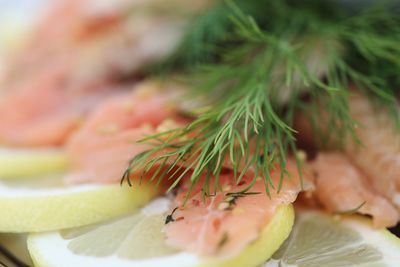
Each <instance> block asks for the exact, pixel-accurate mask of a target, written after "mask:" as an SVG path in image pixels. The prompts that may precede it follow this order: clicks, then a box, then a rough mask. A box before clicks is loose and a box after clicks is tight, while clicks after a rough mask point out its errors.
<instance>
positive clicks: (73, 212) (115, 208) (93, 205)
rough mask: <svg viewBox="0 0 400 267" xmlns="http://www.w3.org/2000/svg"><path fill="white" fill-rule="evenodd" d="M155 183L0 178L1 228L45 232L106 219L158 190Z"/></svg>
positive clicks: (134, 205)
mask: <svg viewBox="0 0 400 267" xmlns="http://www.w3.org/2000/svg"><path fill="white" fill-rule="evenodd" d="M157 191H158V190H157V189H156V187H155V186H154V185H151V184H146V183H143V184H141V185H135V184H134V185H133V187H129V186H127V185H124V186H120V185H119V184H110V185H100V184H98V185H96V184H86V185H72V186H66V185H63V184H62V178H61V177H49V178H46V179H44V178H43V179H35V180H17V181H0V210H1V216H0V232H9V233H21V232H42V231H52V230H58V229H64V228H71V227H78V226H82V225H87V224H91V223H96V222H100V221H104V220H107V219H110V218H113V217H116V216H119V215H121V214H124V213H127V212H129V211H132V210H134V209H136V208H138V207H139V206H142V205H144V204H145V203H147V202H149V201H150V200H151V199H152V198H153V197H154V196H155V195H156V194H157Z"/></svg>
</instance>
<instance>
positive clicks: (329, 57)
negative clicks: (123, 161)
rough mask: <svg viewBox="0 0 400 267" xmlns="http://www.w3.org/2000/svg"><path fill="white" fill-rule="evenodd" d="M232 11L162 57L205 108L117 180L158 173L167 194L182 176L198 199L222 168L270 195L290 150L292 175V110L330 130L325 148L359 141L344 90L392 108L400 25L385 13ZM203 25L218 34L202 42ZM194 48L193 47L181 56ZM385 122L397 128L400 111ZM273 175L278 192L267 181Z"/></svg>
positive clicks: (332, 8) (279, 5) (327, 8)
mask: <svg viewBox="0 0 400 267" xmlns="http://www.w3.org/2000/svg"><path fill="white" fill-rule="evenodd" d="M242 2H246V3H247V5H243V3H242ZM316 2H318V3H316ZM240 3H241V4H239V3H234V2H232V1H225V2H223V3H221V4H219V5H217V7H216V8H215V9H212V10H210V11H209V12H208V13H206V14H205V15H204V17H203V19H202V18H197V19H195V22H194V23H195V24H194V25H193V29H195V31H194V33H193V32H192V33H189V34H188V35H187V38H188V39H187V38H186V39H184V41H183V42H182V45H183V46H185V47H186V49H179V51H180V52H181V54H180V55H178V54H175V55H174V56H172V57H171V58H170V60H171V61H172V63H173V64H171V65H174V64H175V65H176V66H178V69H179V70H180V71H185V75H186V77H189V78H186V80H189V81H190V84H191V85H192V88H193V90H191V92H190V96H191V97H200V98H201V99H203V101H204V99H206V100H207V101H204V102H203V103H204V105H205V106H206V107H209V108H208V109H205V112H203V113H201V114H198V116H196V117H195V118H194V120H193V121H192V122H191V123H189V124H188V125H187V126H185V127H182V128H178V129H174V130H170V131H167V132H162V133H159V134H156V135H153V136H149V137H147V138H145V139H143V140H141V141H140V142H146V143H150V144H152V148H151V149H150V150H148V151H145V152H143V153H141V154H139V155H137V156H136V157H134V158H133V159H132V160H131V162H130V164H129V168H128V169H127V171H126V173H125V175H124V179H125V178H127V179H128V181H129V177H130V173H131V172H132V171H133V170H135V171H137V170H141V171H142V172H143V173H146V172H148V171H149V170H151V169H152V170H153V169H156V170H155V171H154V172H153V175H152V179H158V180H159V181H161V180H163V179H164V178H166V177H169V178H171V177H172V178H173V180H174V181H173V182H172V184H171V187H170V190H171V189H173V188H174V187H176V186H177V185H178V184H179V182H180V181H181V180H182V179H183V177H185V176H187V175H189V176H190V180H191V182H192V187H193V186H195V185H196V184H197V183H198V182H199V181H203V185H202V186H203V191H204V194H205V195H211V194H212V192H209V188H210V183H211V182H214V187H211V188H214V191H215V190H217V185H218V179H219V175H220V173H221V170H222V169H223V168H224V166H229V167H230V168H232V169H233V173H234V179H236V182H238V183H239V182H240V181H241V180H242V179H243V176H244V175H245V174H246V173H247V171H248V170H249V169H252V170H253V173H254V175H253V182H255V181H256V179H257V178H258V177H262V178H263V179H264V183H265V190H266V192H267V193H268V194H269V192H270V191H271V189H275V190H278V191H279V189H280V187H281V185H282V181H283V179H284V178H285V177H286V176H287V175H288V174H287V172H286V163H287V157H288V153H289V152H290V151H291V152H293V155H294V156H295V158H296V160H297V165H298V168H299V171H300V164H301V162H300V159H299V158H297V153H296V140H295V130H294V129H293V121H294V117H295V113H296V112H299V111H300V110H303V111H305V112H308V114H310V118H311V121H313V122H315V123H314V126H315V130H316V131H317V132H321V133H322V132H323V131H322V130H321V129H335V131H334V133H331V134H330V135H329V136H326V138H327V142H328V141H329V140H333V141H337V140H343V139H344V137H345V136H347V135H349V134H350V135H352V136H353V137H354V138H355V139H357V137H356V135H355V130H354V127H355V124H356V123H355V121H353V119H352V118H351V116H350V113H349V103H348V96H349V93H350V91H349V87H351V86H352V85H355V86H356V87H357V88H358V89H359V90H360V91H362V92H364V93H366V94H367V95H369V96H370V99H371V100H373V101H374V102H375V103H378V104H379V105H382V106H385V107H386V108H388V109H389V110H397V107H396V105H397V102H396V97H395V96H396V93H397V92H396V89H397V88H399V83H398V82H399V80H398V77H397V75H395V74H394V73H393V71H392V70H399V69H400V46H399V45H398V44H399V40H400V20H399V18H398V16H397V15H396V14H393V13H392V12H391V11H390V10H389V9H388V8H387V7H383V6H381V7H370V8H364V9H360V10H356V11H354V10H352V11H351V13H349V12H350V11H348V10H347V9H345V8H344V7H343V6H341V5H338V4H337V3H336V4H335V3H331V2H328V1H301V2H299V1H278V0H276V1H240ZM266 3H267V4H268V8H267V9H261V7H265V4H266ZM260 10H262V11H264V12H260ZM210 14H211V15H210ZM204 18H205V19H204ZM210 21H212V22H215V23H217V24H215V25H214V26H215V27H216V29H217V30H216V31H215V32H218V34H215V32H214V33H212V34H211V38H206V37H205V36H207V35H206V34H205V33H206V32H207V30H208V27H210ZM196 22H199V24H196ZM196 32H197V33H199V35H196V34H195V33H196ZM193 43H196V48H195V49H194V50H193V51H191V52H190V54H187V53H188V52H187V51H190V48H192V45H193ZM188 44H189V46H188ZM191 44H192V45H191ZM193 48H194V46H193ZM201 53H203V54H205V55H203V56H200V54H201ZM176 55H178V56H176ZM178 58H179V59H178ZM176 63H177V64H176ZM168 70H169V69H168ZM304 94H307V95H308V96H309V97H308V98H309V100H308V101H305V100H303V98H302V97H301V96H302V95H304ZM321 107H323V112H324V113H325V114H326V117H325V119H326V123H325V125H322V126H321V125H319V124H318V123H319V122H320V113H321ZM203 110H204V109H203ZM392 114H394V116H393V117H394V118H395V119H396V120H397V121H398V119H399V118H398V117H399V116H398V112H397V113H396V112H392ZM317 122H318V123H317ZM328 139H329V140H328ZM276 167H279V169H280V171H281V179H280V182H279V184H278V185H275V184H273V182H272V180H271V177H270V171H271V169H273V168H276ZM202 176H205V179H204V180H202V179H200V178H201V177H202ZM212 176H214V177H215V179H211V177H212ZM251 185H252V183H250V184H249V185H248V187H247V188H246V189H245V190H243V192H245V191H247V190H248V189H249V188H250V187H251Z"/></svg>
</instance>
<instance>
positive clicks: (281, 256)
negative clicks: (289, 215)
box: [263, 210, 400, 267]
mask: <svg viewBox="0 0 400 267" xmlns="http://www.w3.org/2000/svg"><path fill="white" fill-rule="evenodd" d="M399 264H400V239H399V238H397V237H396V236H394V235H393V234H391V233H390V232H389V231H388V230H386V229H383V230H382V229H374V228H373V227H372V223H371V221H370V220H369V219H366V218H364V217H361V216H356V215H352V216H344V217H338V216H336V217H332V216H329V215H327V214H324V213H321V212H316V211H305V210H301V211H300V212H298V214H297V216H296V223H295V226H294V227H293V231H292V233H291V235H290V237H289V238H288V240H287V241H286V242H285V244H284V245H283V246H282V247H281V248H280V249H279V250H278V251H277V252H276V253H275V254H274V255H273V257H272V259H271V260H270V261H268V262H267V263H265V264H264V265H263V267H278V266H296V267H306V266H307V267H319V266H327V267H330V266H344V267H345V266H353V267H357V266H359V267H372V266H377V267H378V266H379V267H397V266H399Z"/></svg>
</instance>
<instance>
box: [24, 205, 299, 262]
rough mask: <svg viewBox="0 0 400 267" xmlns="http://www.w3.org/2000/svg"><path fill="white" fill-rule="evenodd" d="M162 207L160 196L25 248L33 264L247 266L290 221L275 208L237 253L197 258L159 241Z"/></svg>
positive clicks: (268, 250) (260, 258)
mask: <svg viewBox="0 0 400 267" xmlns="http://www.w3.org/2000/svg"><path fill="white" fill-rule="evenodd" d="M168 208H169V204H168V201H167V200H166V199H165V198H160V199H157V200H155V201H153V202H151V203H150V204H149V205H147V206H146V207H144V208H143V209H142V210H141V211H140V212H138V213H135V214H132V215H131V216H129V217H123V218H121V219H119V220H117V221H115V220H114V221H111V222H108V223H105V224H100V225H96V226H92V227H89V228H82V229H76V230H73V231H69V232H65V231H64V232H63V231H61V232H52V233H43V234H32V235H30V236H29V237H28V249H29V252H30V254H31V256H32V259H33V262H34V263H35V266H36V267H55V266H57V267H69V266H85V267H100V266H113V267H139V266H140V267H153V266H154V267H155V266H163V267H201V266H203V267H222V266H227V267H228V266H229V267H236V266H237V267H239V266H240V267H247V266H248V267H253V266H258V265H260V264H261V263H263V262H265V261H266V260H267V259H268V258H269V257H270V256H271V255H272V254H273V253H274V252H275V251H276V250H277V249H278V248H279V246H280V245H281V244H282V243H283V242H284V240H285V239H286V238H287V237H288V235H289V233H290V230H291V228H292V224H293V221H294V211H293V207H292V206H291V205H287V206H281V207H280V208H278V210H277V211H276V214H275V215H274V217H273V218H272V220H271V221H270V222H269V224H268V225H267V226H265V228H264V229H263V230H262V232H261V235H260V237H259V239H258V240H256V241H255V242H253V243H252V244H250V245H249V246H248V247H247V248H246V249H244V250H243V251H242V253H240V254H239V255H238V256H236V257H234V258H229V259H225V258H203V257H199V256H196V255H194V254H190V253H188V252H183V251H177V250H175V249H173V248H171V247H168V246H167V245H166V244H165V235H164V233H163V232H162V227H163V225H164V222H165V212H166V211H167V210H168ZM154 210H155V211H154Z"/></svg>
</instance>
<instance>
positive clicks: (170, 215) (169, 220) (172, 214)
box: [164, 207, 178, 224]
mask: <svg viewBox="0 0 400 267" xmlns="http://www.w3.org/2000/svg"><path fill="white" fill-rule="evenodd" d="M177 209H178V207H175V208H174V209H173V210H172V212H171V214H168V215H167V217H165V223H164V224H169V223H170V222H174V221H175V219H174V217H173V216H174V213H175V211H176V210H177Z"/></svg>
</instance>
